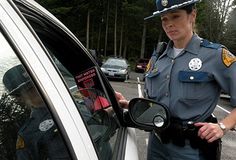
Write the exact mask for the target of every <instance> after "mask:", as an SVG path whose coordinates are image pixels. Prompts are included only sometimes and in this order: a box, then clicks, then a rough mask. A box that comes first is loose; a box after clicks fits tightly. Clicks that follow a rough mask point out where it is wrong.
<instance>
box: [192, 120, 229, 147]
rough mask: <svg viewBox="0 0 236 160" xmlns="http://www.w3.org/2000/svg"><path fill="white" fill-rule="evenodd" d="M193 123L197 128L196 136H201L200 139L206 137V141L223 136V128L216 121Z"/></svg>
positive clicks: (209, 141)
mask: <svg viewBox="0 0 236 160" xmlns="http://www.w3.org/2000/svg"><path fill="white" fill-rule="evenodd" d="M194 125H195V126H196V127H198V128H199V130H198V136H199V137H201V139H206V140H207V142H208V143H211V142H213V141H215V140H217V139H219V138H222V137H223V136H224V132H223V130H222V129H221V128H220V126H219V125H218V124H217V123H206V122H198V123H195V124H194Z"/></svg>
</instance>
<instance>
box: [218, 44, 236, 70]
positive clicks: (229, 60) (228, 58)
mask: <svg viewBox="0 0 236 160" xmlns="http://www.w3.org/2000/svg"><path fill="white" fill-rule="evenodd" d="M221 55H222V61H223V63H224V65H225V66H226V67H230V66H231V65H232V64H233V63H234V62H236V57H235V56H234V55H233V54H232V53H230V52H229V51H228V50H227V49H225V48H222V53H221Z"/></svg>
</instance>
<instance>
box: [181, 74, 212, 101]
mask: <svg viewBox="0 0 236 160" xmlns="http://www.w3.org/2000/svg"><path fill="white" fill-rule="evenodd" d="M178 79H179V81H180V82H181V86H182V92H183V94H182V95H183V98H186V99H202V98H207V97H208V96H209V95H208V93H209V92H210V93H211V91H212V90H214V83H212V82H213V81H214V76H213V75H212V74H210V73H208V72H197V71H180V72H179V74H178Z"/></svg>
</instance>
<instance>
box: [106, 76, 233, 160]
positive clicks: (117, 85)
mask: <svg viewBox="0 0 236 160" xmlns="http://www.w3.org/2000/svg"><path fill="white" fill-rule="evenodd" d="M137 77H140V79H141V78H142V74H139V73H134V72H132V73H131V74H130V79H129V80H127V81H126V82H117V81H110V83H111V85H112V86H113V88H114V89H115V90H116V91H119V92H121V93H122V94H123V95H124V96H125V97H126V98H127V99H128V100H130V99H132V98H135V97H138V84H137ZM141 88H142V89H143V82H141ZM218 105H219V107H216V109H215V111H214V114H215V115H216V116H217V118H218V119H222V118H223V117H225V116H226V115H227V114H228V113H227V111H231V110H232V107H230V104H229V100H228V99H220V100H219V103H218ZM220 107H221V108H223V109H224V110H222V109H221V108H220ZM225 110H227V111H225ZM136 135H137V143H138V150H139V159H140V160H146V155H147V141H148V133H147V132H145V131H141V130H138V129H137V130H136ZM235 139H236V132H235V131H229V132H228V133H227V134H226V135H225V136H224V137H223V138H222V155H221V160H235V159H236V152H235V150H236V141H235Z"/></svg>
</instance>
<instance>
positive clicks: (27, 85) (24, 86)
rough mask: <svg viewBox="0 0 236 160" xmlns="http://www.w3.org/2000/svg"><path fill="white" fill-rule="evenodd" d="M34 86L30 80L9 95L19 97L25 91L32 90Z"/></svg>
mask: <svg viewBox="0 0 236 160" xmlns="http://www.w3.org/2000/svg"><path fill="white" fill-rule="evenodd" d="M32 87H33V85H32V83H31V82H30V80H28V81H26V82H24V83H22V84H21V85H19V86H18V87H17V88H14V89H13V90H12V91H11V92H9V93H8V94H9V95H19V94H21V93H22V91H24V90H28V89H30V88H32Z"/></svg>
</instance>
